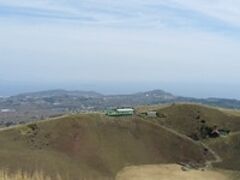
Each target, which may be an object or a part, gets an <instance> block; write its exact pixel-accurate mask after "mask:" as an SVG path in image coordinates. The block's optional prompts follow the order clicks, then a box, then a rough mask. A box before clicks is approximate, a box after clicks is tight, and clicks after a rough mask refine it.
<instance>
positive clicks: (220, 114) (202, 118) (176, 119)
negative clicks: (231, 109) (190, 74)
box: [157, 104, 240, 136]
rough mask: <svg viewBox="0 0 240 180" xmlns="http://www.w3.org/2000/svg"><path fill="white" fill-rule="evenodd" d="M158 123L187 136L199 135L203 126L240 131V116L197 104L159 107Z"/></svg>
mask: <svg viewBox="0 0 240 180" xmlns="http://www.w3.org/2000/svg"><path fill="white" fill-rule="evenodd" d="M157 112H158V115H159V118H158V123H159V124H161V125H164V126H166V127H169V128H171V129H174V130H176V131H178V132H179V133H182V134H185V135H186V136H193V135H199V133H200V129H201V127H203V126H207V127H214V126H216V127H218V128H219V129H226V130H229V131H230V132H236V131H240V116H236V115H234V114H231V113H227V112H226V111H221V110H219V109H216V108H211V107H207V106H200V105H195V104H173V105H171V106H167V107H164V108H161V109H157Z"/></svg>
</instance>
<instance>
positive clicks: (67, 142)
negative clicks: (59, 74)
mask: <svg viewBox="0 0 240 180" xmlns="http://www.w3.org/2000/svg"><path fill="white" fill-rule="evenodd" d="M0 144H1V149H0V159H1V161H0V168H1V169H9V171H10V173H13V174H14V173H16V172H18V171H19V170H20V171H23V172H25V173H29V174H31V173H33V172H35V171H38V170H41V171H42V172H44V174H45V175H47V176H50V177H52V178H53V179H54V178H56V176H57V175H58V176H61V177H62V178H63V179H64V180H65V179H66V180H67V179H70V180H75V179H76V180H79V179H84V178H85V179H90V180H92V179H96V180H97V179H114V178H115V176H116V174H117V173H118V172H119V171H120V170H121V169H123V168H124V167H126V166H131V165H144V164H166V163H179V162H186V163H189V162H191V163H192V164H197V165H198V166H202V167H204V166H205V163H206V162H207V161H211V160H214V156H213V155H212V154H211V153H208V154H204V147H203V146H202V145H201V144H198V143H194V142H193V141H192V140H191V139H188V138H184V137H182V136H180V135H177V134H174V133H172V132H170V131H168V130H167V129H165V128H163V127H161V126H158V125H157V124H155V123H152V122H151V121H147V120H146V119H141V118H140V117H137V116H133V117H119V118H110V117H106V116H105V115H102V114H81V115H75V116H67V117H62V118H59V119H54V120H50V121H43V122H39V123H33V124H28V125H24V126H19V127H16V128H10V129H7V130H4V131H2V132H0Z"/></svg>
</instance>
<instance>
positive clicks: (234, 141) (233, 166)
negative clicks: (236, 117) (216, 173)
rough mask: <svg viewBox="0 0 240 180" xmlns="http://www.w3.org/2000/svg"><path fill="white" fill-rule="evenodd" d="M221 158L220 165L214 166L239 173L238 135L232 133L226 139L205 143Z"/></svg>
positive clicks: (239, 138) (239, 146)
mask: <svg viewBox="0 0 240 180" xmlns="http://www.w3.org/2000/svg"><path fill="white" fill-rule="evenodd" d="M206 143H207V144H208V145H209V146H210V147H211V148H212V149H213V150H214V151H215V152H217V153H218V154H219V155H220V156H221V157H222V158H223V161H222V162H221V163H218V164H215V166H216V167H218V168H224V169H230V170H237V171H240V156H239V152H240V133H239V132H237V133H233V134H231V135H230V136H228V137H224V138H220V139H214V140H211V141H208V142H206Z"/></svg>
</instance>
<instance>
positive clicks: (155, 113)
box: [147, 111, 157, 118]
mask: <svg viewBox="0 0 240 180" xmlns="http://www.w3.org/2000/svg"><path fill="white" fill-rule="evenodd" d="M147 116H148V117H154V118H155V117H157V112H155V111H149V112H147Z"/></svg>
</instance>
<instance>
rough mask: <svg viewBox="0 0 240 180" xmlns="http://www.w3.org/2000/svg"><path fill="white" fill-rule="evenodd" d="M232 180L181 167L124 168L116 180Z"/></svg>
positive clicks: (172, 165) (212, 172)
mask: <svg viewBox="0 0 240 180" xmlns="http://www.w3.org/2000/svg"><path fill="white" fill-rule="evenodd" d="M205 179H207V180H230V178H229V177H227V176H226V175H224V174H223V173H220V172H217V171H199V170H189V171H183V170H182V169H181V166H179V165H175V164H171V165H144V166H132V167H127V168H124V169H123V170H122V171H121V172H119V173H118V175H117V176H116V180H205Z"/></svg>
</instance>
